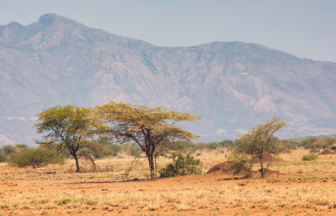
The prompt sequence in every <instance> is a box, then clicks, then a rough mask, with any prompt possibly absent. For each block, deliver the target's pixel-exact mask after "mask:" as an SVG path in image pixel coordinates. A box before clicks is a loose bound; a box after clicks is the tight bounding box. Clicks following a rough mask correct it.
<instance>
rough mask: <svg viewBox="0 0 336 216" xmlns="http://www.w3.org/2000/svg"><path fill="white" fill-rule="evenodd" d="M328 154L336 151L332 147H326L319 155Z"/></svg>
mask: <svg viewBox="0 0 336 216" xmlns="http://www.w3.org/2000/svg"><path fill="white" fill-rule="evenodd" d="M328 154H336V152H333V151H331V150H330V149H328V148H327V149H325V150H324V151H323V152H320V153H319V155H328Z"/></svg>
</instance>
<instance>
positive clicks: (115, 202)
mask: <svg viewBox="0 0 336 216" xmlns="http://www.w3.org/2000/svg"><path fill="white" fill-rule="evenodd" d="M220 151H224V153H220ZM306 153H307V151H306V150H304V149H299V150H296V151H293V152H292V154H283V155H280V156H279V157H280V158H282V159H284V160H285V161H287V162H283V163H273V164H269V167H270V168H271V169H273V170H279V171H280V172H282V173H284V174H285V175H281V176H279V178H274V179H271V178H268V179H248V180H236V181H234V180H231V181H222V180H223V179H225V178H226V176H225V174H223V176H209V175H195V176H186V177H179V178H167V179H159V180H157V181H147V180H145V179H146V176H147V175H148V169H147V166H148V164H147V161H146V160H145V159H141V161H140V163H139V165H138V166H137V167H136V168H135V169H134V170H133V171H132V172H131V174H130V179H133V178H139V179H144V180H141V181H123V180H124V179H123V173H124V172H125V170H126V169H127V168H128V165H129V163H130V161H131V160H132V159H133V157H130V156H127V155H121V156H119V157H115V158H108V159H101V160H97V161H96V162H97V164H98V165H99V166H100V167H104V166H111V165H112V166H113V171H111V170H110V171H108V172H94V173H73V172H69V171H71V169H72V166H73V165H74V161H72V160H68V161H67V164H66V165H64V166H58V165H50V166H48V167H46V168H43V169H38V170H33V169H14V168H10V167H8V166H7V165H6V164H0V172H1V177H0V180H1V182H0V213H1V212H3V213H6V214H9V213H10V212H14V211H17V212H16V213H17V214H18V215H20V214H22V215H24V213H25V212H28V211H29V212H31V213H32V214H40V215H48V214H49V213H50V214H53V215H58V214H65V213H69V212H70V213H71V214H81V215H85V214H91V213H90V212H92V211H96V212H97V214H98V212H100V213H102V212H114V213H113V214H121V213H123V214H126V215H129V214H131V213H132V214H140V213H146V212H153V211H154V212H155V211H160V212H161V213H164V212H166V213H167V214H168V213H169V212H170V213H172V212H185V213H186V212H190V213H191V212H198V211H201V212H207V213H209V214H210V213H211V212H228V211H231V212H242V211H246V212H247V211H249V212H260V211H261V212H264V213H265V212H266V213H267V212H269V213H271V214H272V212H273V210H274V209H275V210H277V211H286V210H288V211H289V210H290V211H294V210H295V212H297V213H300V212H305V211H306V210H313V211H326V212H327V213H329V211H331V210H332V209H334V208H336V196H335V194H336V187H335V186H336V181H333V179H332V178H331V177H332V174H333V173H334V172H336V166H335V164H336V156H335V155H334V156H331V157H330V156H320V158H319V159H317V160H316V161H310V162H303V161H301V156H302V154H306ZM225 154H227V149H220V150H219V151H216V150H214V151H203V152H201V155H200V156H199V158H200V159H201V160H202V161H203V163H204V165H205V167H204V172H206V171H207V170H208V169H209V168H210V167H212V166H213V165H215V164H218V163H221V162H223V161H225V160H226V158H225ZM169 162H170V161H169V160H167V159H166V158H159V160H158V165H159V166H160V167H163V166H164V165H165V164H167V163H169ZM256 169H257V168H256ZM47 171H56V174H55V175H50V174H45V173H46V172H47ZM314 176H315V177H318V178H314ZM228 177H230V176H228ZM127 212H128V213H127ZM14 213H15V212H14ZM100 213H99V214H100ZM186 214H187V213H186ZM188 214H189V213H188Z"/></svg>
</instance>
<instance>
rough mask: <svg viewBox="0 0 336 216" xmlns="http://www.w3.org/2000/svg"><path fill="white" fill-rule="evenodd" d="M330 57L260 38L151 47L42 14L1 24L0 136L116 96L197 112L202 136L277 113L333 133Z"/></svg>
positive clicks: (302, 128)
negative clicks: (61, 108) (55, 110)
mask: <svg viewBox="0 0 336 216" xmlns="http://www.w3.org/2000/svg"><path fill="white" fill-rule="evenodd" d="M335 83H336V64H335V63H332V62H322V61H313V60H309V59H302V58H298V57H295V56H293V55H290V54H288V53H285V52H282V51H280V50H276V49H270V48H267V47H265V46H262V45H258V44H251V43H242V42H213V43H209V44H203V45H199V46H191V47H160V46H155V45H152V44H149V43H147V42H144V41H141V40H136V39H130V38H126V37H121V36H117V35H114V34H111V33H109V32H106V31H104V30H101V29H94V28H89V27H87V26H85V25H83V24H81V23H79V22H77V21H74V20H71V19H68V18H65V17H62V16H59V15H56V14H46V15H43V16H41V17H40V19H39V20H38V21H37V22H36V23H32V24H30V25H27V26H23V25H21V24H19V23H16V22H12V23H10V24H8V25H2V26H0V145H5V144H17V143H26V144H29V145H33V144H34V139H36V138H38V136H37V135H36V134H35V131H34V128H33V125H34V123H35V121H36V120H35V115H36V113H38V112H40V111H41V110H42V109H44V108H48V107H51V106H55V105H58V104H60V105H66V104H77V105H83V106H94V105H97V104H103V103H106V102H107V101H111V100H116V101H124V102H133V103H137V104H147V105H151V106H159V105H162V106H165V107H167V108H169V109H179V110H182V111H185V112H191V113H195V114H198V115H200V116H202V117H203V118H204V120H202V121H201V122H199V123H196V124H194V123H192V124H191V123H190V124H185V127H186V128H187V129H188V130H191V131H193V132H195V133H197V134H198V135H201V136H202V140H204V141H218V140H224V139H234V138H235V137H237V134H241V133H243V132H244V131H246V130H247V129H249V128H250V127H251V126H253V125H256V124H259V123H261V122H262V121H264V120H267V119H270V118H272V117H273V116H274V115H278V116H281V117H283V118H284V119H286V122H288V123H290V126H289V127H288V128H286V129H284V130H283V131H282V132H281V133H279V134H278V136H280V137H295V136H306V135H318V134H334V133H335V128H336V124H335V123H334V122H336V121H335V120H336V118H335V116H336V94H335V93H336V85H335Z"/></svg>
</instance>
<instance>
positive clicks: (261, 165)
mask: <svg viewBox="0 0 336 216" xmlns="http://www.w3.org/2000/svg"><path fill="white" fill-rule="evenodd" d="M260 172H261V178H264V166H263V161H262V156H260Z"/></svg>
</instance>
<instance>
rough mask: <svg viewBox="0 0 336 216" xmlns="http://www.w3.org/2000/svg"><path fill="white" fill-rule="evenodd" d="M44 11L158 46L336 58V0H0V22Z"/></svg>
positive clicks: (33, 17) (25, 18)
mask: <svg viewBox="0 0 336 216" xmlns="http://www.w3.org/2000/svg"><path fill="white" fill-rule="evenodd" d="M46 13H56V14H59V15H62V16H66V17H68V18H71V19H74V20H77V21H78V22H81V23H83V24H84V25H86V26H89V27H94V28H101V29H104V30H106V31H108V32H111V33H114V34H117V35H120V36H125V37H130V38H135V39H140V40H144V41H147V42H149V43H152V44H154V45H159V46H191V45H199V44H204V43H209V42H213V41H242V42H252V43H257V44H262V45H265V46H268V47H270V48H276V49H280V50H283V51H286V52H289V53H291V54H293V55H296V56H298V57H302V58H309V59H314V60H323V61H332V62H336V0H202V1H201V0H184V1H183V0H118V1H116V0H90V1H89V0H57V1H54V0H53V1H50V0H29V1H27V0H0V25H5V24H8V23H10V22H11V21H16V22H19V23H21V24H24V25H27V24H30V23H32V22H36V21H37V20H38V18H39V17H40V16H41V15H43V14H46Z"/></svg>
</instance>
